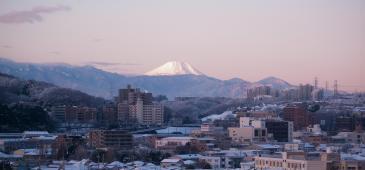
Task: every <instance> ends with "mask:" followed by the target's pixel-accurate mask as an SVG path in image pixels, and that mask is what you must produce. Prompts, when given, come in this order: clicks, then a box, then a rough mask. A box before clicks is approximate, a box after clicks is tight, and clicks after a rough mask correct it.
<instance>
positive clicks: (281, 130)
mask: <svg viewBox="0 0 365 170" xmlns="http://www.w3.org/2000/svg"><path fill="white" fill-rule="evenodd" d="M265 125H266V128H267V133H268V135H271V137H272V139H273V140H275V141H277V142H292V141H293V130H294V127H293V122H289V121H282V120H273V119H271V120H266V121H265Z"/></svg>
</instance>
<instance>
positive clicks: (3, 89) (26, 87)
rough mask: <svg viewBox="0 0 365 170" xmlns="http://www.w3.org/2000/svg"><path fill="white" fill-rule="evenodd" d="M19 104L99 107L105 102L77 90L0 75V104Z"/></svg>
mask: <svg viewBox="0 0 365 170" xmlns="http://www.w3.org/2000/svg"><path fill="white" fill-rule="evenodd" d="M19 102H31V103H35V104H38V105H40V106H52V105H59V104H62V105H84V106H99V105H101V104H103V103H104V102H105V100H104V99H102V98H97V97H93V96H90V95H88V94H85V93H82V92H80V91H77V90H72V89H67V88H60V87H58V86H55V85H53V84H49V83H45V82H40V81H35V80H21V79H18V78H16V77H13V76H10V75H7V74H3V73H0V103H4V104H11V103H19Z"/></svg>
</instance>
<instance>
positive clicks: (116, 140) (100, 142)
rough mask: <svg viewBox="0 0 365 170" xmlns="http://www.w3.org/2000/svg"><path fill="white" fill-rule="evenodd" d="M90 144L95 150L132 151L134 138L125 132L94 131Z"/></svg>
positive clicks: (90, 135) (90, 137) (91, 134)
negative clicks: (114, 149)
mask: <svg viewBox="0 0 365 170" xmlns="http://www.w3.org/2000/svg"><path fill="white" fill-rule="evenodd" d="M89 144H90V145H91V146H92V147H95V148H116V149H127V150H128V149H132V148H133V137H132V135H131V134H130V133H129V132H128V131H125V130H93V131H91V132H90V133H89Z"/></svg>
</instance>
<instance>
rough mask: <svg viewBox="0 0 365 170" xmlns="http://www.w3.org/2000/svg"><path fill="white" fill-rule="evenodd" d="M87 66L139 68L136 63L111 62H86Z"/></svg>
mask: <svg viewBox="0 0 365 170" xmlns="http://www.w3.org/2000/svg"><path fill="white" fill-rule="evenodd" d="M86 64H88V65H98V66H139V65H140V64H137V63H112V62H97V61H95V62H88V63H86Z"/></svg>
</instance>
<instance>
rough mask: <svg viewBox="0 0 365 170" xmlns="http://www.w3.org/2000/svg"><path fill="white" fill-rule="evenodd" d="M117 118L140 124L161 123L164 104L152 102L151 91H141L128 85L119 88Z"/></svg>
mask: <svg viewBox="0 0 365 170" xmlns="http://www.w3.org/2000/svg"><path fill="white" fill-rule="evenodd" d="M117 100H118V101H117V102H118V104H117V108H118V114H117V116H118V120H119V121H121V122H125V123H138V124H141V125H162V124H163V117H164V116H163V113H164V106H163V105H162V104H158V103H153V101H152V93H147V92H142V91H140V89H134V88H132V87H131V86H130V85H128V86H127V88H126V89H120V90H119V96H118V97H117Z"/></svg>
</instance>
